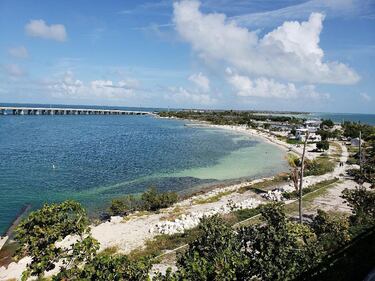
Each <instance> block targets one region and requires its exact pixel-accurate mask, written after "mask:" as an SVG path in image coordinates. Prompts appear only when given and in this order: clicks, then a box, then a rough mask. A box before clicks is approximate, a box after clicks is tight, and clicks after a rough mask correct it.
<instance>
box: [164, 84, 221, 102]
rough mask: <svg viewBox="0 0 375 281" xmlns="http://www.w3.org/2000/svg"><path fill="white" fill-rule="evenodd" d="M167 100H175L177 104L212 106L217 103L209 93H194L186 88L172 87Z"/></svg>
mask: <svg viewBox="0 0 375 281" xmlns="http://www.w3.org/2000/svg"><path fill="white" fill-rule="evenodd" d="M168 90H169V93H168V94H166V95H165V99H167V100H173V101H174V102H176V103H177V104H194V105H212V104H215V103H216V102H217V100H216V99H215V98H212V97H211V96H210V95H209V94H207V93H202V92H199V91H192V90H188V89H185V88H184V87H170V88H168Z"/></svg>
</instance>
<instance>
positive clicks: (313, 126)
mask: <svg viewBox="0 0 375 281" xmlns="http://www.w3.org/2000/svg"><path fill="white" fill-rule="evenodd" d="M321 123H322V121H320V120H306V121H305V122H304V123H303V125H304V126H305V128H306V129H308V130H309V132H310V133H315V132H316V131H317V130H318V129H319V128H320V124H321Z"/></svg>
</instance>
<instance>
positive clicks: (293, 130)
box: [290, 127, 297, 136]
mask: <svg viewBox="0 0 375 281" xmlns="http://www.w3.org/2000/svg"><path fill="white" fill-rule="evenodd" d="M290 133H291V134H292V135H293V136H295V135H296V133H297V131H296V128H295V127H293V128H292V129H291V130H290Z"/></svg>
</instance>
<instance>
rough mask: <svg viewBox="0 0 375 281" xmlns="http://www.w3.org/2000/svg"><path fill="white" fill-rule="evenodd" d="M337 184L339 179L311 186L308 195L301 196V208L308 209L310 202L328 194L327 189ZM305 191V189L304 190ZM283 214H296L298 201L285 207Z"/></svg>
mask: <svg viewBox="0 0 375 281" xmlns="http://www.w3.org/2000/svg"><path fill="white" fill-rule="evenodd" d="M338 182H339V179H337V178H334V179H331V180H325V181H321V182H318V183H316V184H314V185H313V186H311V187H310V188H311V189H312V190H311V191H310V192H309V193H305V195H303V196H302V201H303V205H304V206H303V208H304V209H308V208H309V206H311V204H312V202H313V201H314V199H315V198H317V197H321V196H324V195H325V194H327V192H328V188H330V187H332V185H335V184H336V183H338ZM306 189H307V188H306ZM285 212H286V213H287V214H292V213H296V212H298V201H294V202H292V203H290V204H286V205H285Z"/></svg>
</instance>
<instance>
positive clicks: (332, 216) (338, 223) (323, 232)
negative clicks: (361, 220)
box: [311, 210, 350, 251]
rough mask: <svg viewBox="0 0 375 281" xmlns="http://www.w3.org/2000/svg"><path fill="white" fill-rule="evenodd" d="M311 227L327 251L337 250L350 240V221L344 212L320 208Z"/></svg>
mask: <svg viewBox="0 0 375 281" xmlns="http://www.w3.org/2000/svg"><path fill="white" fill-rule="evenodd" d="M311 227H312V229H313V230H314V232H315V234H316V235H317V236H318V239H319V241H320V243H321V244H322V245H323V247H324V249H325V250H327V251H332V250H335V249H336V248H337V247H338V246H341V245H344V244H345V243H347V242H348V241H349V240H350V233H349V227H350V225H349V221H348V219H347V217H346V216H343V215H342V214H338V213H327V212H325V211H323V210H318V214H317V215H316V216H315V217H314V220H313V221H312V223H311Z"/></svg>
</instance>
